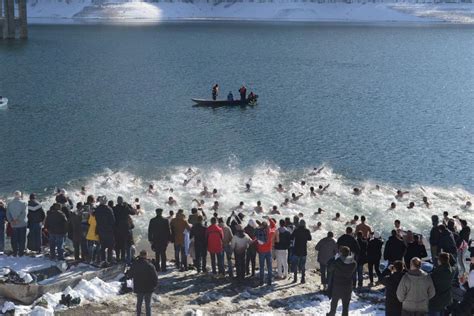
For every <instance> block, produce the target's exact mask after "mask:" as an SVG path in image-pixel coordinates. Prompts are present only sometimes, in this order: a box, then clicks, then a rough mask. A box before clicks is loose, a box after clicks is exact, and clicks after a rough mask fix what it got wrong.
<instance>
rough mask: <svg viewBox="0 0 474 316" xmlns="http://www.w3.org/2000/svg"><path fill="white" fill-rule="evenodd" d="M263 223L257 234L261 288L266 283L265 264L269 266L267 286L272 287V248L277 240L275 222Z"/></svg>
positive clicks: (270, 220)
mask: <svg viewBox="0 0 474 316" xmlns="http://www.w3.org/2000/svg"><path fill="white" fill-rule="evenodd" d="M268 222H269V223H270V225H269V224H267V222H262V224H261V226H260V227H259V228H258V229H257V231H256V232H255V237H256V239H257V252H258V263H259V265H260V286H262V285H263V283H264V279H265V278H264V276H265V263H266V264H267V284H268V285H272V248H273V242H274V239H275V221H274V220H272V219H269V220H268Z"/></svg>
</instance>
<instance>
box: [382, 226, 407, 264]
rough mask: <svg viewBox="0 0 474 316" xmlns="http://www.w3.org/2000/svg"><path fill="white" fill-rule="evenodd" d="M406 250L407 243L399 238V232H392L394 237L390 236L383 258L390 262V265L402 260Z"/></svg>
mask: <svg viewBox="0 0 474 316" xmlns="http://www.w3.org/2000/svg"><path fill="white" fill-rule="evenodd" d="M406 248H407V247H406V245H405V243H404V242H403V240H400V239H399V238H398V236H397V231H396V230H395V229H394V230H392V236H390V237H389V238H388V240H387V242H386V243H385V249H384V251H383V258H384V259H385V260H387V261H388V264H392V263H394V262H395V261H397V260H402V259H403V256H404V255H405V251H406Z"/></svg>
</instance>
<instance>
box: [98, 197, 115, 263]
mask: <svg viewBox="0 0 474 316" xmlns="http://www.w3.org/2000/svg"><path fill="white" fill-rule="evenodd" d="M98 200H99V204H100V205H99V206H98V207H97V208H96V210H95V212H94V215H95V220H96V222H97V233H98V235H99V242H100V257H101V258H100V259H101V260H102V262H104V263H105V264H106V265H107V264H110V263H112V255H113V250H114V245H115V239H114V231H115V216H114V212H113V211H112V209H111V208H110V207H109V206H108V205H107V197H106V196H105V195H104V196H101V197H99V198H98ZM106 250H107V256H106Z"/></svg>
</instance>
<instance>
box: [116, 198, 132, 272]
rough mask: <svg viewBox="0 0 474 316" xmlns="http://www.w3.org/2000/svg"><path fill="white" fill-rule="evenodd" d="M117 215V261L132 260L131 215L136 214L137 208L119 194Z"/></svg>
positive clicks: (128, 261) (127, 261)
mask: <svg viewBox="0 0 474 316" xmlns="http://www.w3.org/2000/svg"><path fill="white" fill-rule="evenodd" d="M113 211H114V217H115V254H116V256H117V261H120V260H121V261H124V262H126V263H127V264H129V263H130V262H131V248H132V241H133V235H132V229H133V227H132V225H131V224H132V220H131V217H130V216H131V215H136V211H135V209H134V208H133V207H132V206H131V205H130V204H128V203H125V202H124V201H123V198H122V197H121V196H119V197H118V198H117V204H116V205H115V206H114V208H113Z"/></svg>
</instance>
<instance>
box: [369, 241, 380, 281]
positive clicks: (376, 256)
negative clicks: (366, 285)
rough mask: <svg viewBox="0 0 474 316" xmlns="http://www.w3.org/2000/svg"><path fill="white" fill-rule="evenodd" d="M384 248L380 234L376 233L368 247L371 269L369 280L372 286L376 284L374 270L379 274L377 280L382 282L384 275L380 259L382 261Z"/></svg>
mask: <svg viewBox="0 0 474 316" xmlns="http://www.w3.org/2000/svg"><path fill="white" fill-rule="evenodd" d="M382 246H383V241H382V239H381V238H380V234H379V233H377V232H376V233H374V236H373V238H372V239H370V240H369V243H368V245H367V262H368V268H369V280H370V284H371V285H373V283H374V269H375V274H377V279H378V280H379V281H380V279H381V278H382V273H381V272H380V259H382Z"/></svg>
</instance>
